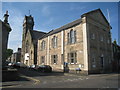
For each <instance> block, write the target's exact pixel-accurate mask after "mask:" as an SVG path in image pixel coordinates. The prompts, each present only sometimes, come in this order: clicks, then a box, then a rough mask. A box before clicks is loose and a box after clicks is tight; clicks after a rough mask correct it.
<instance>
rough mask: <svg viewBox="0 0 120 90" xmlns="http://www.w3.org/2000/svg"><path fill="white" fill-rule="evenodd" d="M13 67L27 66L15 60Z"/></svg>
mask: <svg viewBox="0 0 120 90" xmlns="http://www.w3.org/2000/svg"><path fill="white" fill-rule="evenodd" d="M13 67H14V68H27V66H26V65H25V64H23V63H21V62H17V63H15V64H14V65H13Z"/></svg>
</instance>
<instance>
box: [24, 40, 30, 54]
mask: <svg viewBox="0 0 120 90" xmlns="http://www.w3.org/2000/svg"><path fill="white" fill-rule="evenodd" d="M25 48H26V51H25V52H26V53H28V50H29V43H28V41H27V42H26V46H25Z"/></svg>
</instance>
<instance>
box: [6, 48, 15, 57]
mask: <svg viewBox="0 0 120 90" xmlns="http://www.w3.org/2000/svg"><path fill="white" fill-rule="evenodd" d="M12 54H13V50H12V49H7V50H6V58H8V57H10V56H11V55H12Z"/></svg>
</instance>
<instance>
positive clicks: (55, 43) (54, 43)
mask: <svg viewBox="0 0 120 90" xmlns="http://www.w3.org/2000/svg"><path fill="white" fill-rule="evenodd" d="M57 40H58V38H57V37H56V36H54V37H53V38H52V47H53V48H56V47H57Z"/></svg>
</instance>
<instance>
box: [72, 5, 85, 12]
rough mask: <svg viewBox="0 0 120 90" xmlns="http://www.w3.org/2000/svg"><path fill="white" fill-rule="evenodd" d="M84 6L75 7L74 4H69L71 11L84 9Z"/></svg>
mask: <svg viewBox="0 0 120 90" xmlns="http://www.w3.org/2000/svg"><path fill="white" fill-rule="evenodd" d="M85 8H86V7H75V6H71V7H70V10H71V11H75V10H84V9H85Z"/></svg>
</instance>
